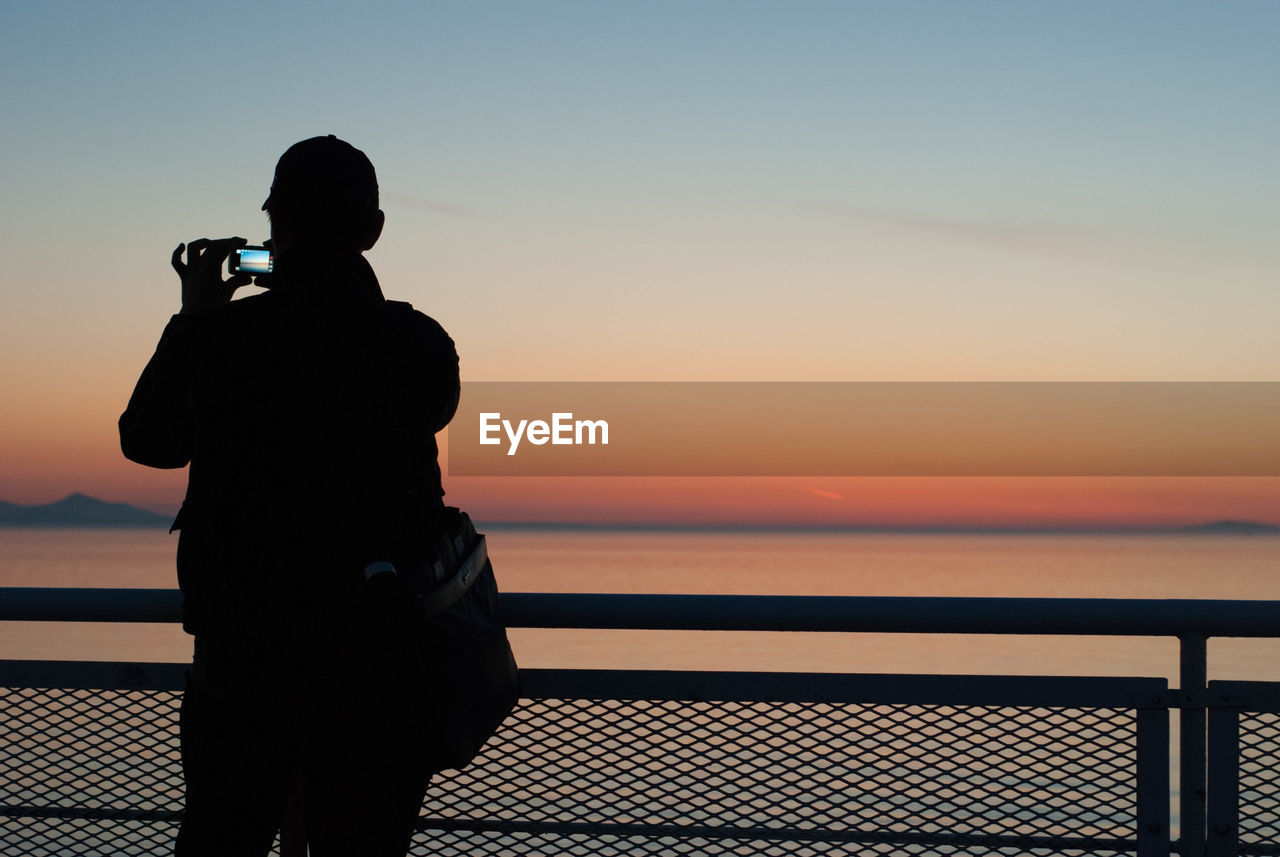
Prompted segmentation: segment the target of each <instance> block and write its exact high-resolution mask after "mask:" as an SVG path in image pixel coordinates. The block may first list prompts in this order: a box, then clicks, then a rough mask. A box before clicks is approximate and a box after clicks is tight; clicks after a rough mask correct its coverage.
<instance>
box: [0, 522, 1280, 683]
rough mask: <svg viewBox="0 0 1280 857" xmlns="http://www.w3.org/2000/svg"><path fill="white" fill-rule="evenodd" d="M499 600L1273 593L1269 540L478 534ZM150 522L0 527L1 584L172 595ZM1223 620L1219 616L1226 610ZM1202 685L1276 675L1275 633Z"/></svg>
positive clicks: (13, 632)
mask: <svg viewBox="0 0 1280 857" xmlns="http://www.w3.org/2000/svg"><path fill="white" fill-rule="evenodd" d="M488 541H489V553H490V556H491V557H492V559H493V562H494V569H495V573H496V575H497V578H498V584H499V587H500V589H502V590H503V591H505V592H602V593H603V592H607V593H688V594H750V595H891V596H954V597H965V596H987V597H1029V598H1196V599H1243V600H1280V537H1278V536H1274V535H1253V536H1248V535H1237V534H1213V535H1208V534H1174V535H1169V534H1162V535H1129V534H1125V535H1119V534H1108V535H1094V534H1088V535H1083V534H1062V535H1046V534H1016V535H1009V534H989V533H988V534H954V533H950V534H903V533H896V534H874V533H819V534H814V533H799V532H782V533H780V532H767V533H764V532H661V531H644V532H634V531H607V530H551V529H548V530H538V529H526V528H501V527H495V528H490V529H489V531H488ZM176 545H177V536H176V534H175V535H170V534H169V533H167V532H165V531H164V530H163V529H0V586H6V587H7V586H49V587H112V588H115V587H124V588H131V587H141V588H172V587H174V586H176V581H175V574H174V554H175V550H176ZM1226 609H1229V608H1228V606H1227V605H1224V610H1226ZM510 636H511V640H512V645H513V647H514V648H515V650H516V656H517V660H518V661H519V662H520V664H521V666H524V667H569V668H598V669H678V670H694V669H698V670H761V671H799V672H852V673H923V674H960V675H965V674H987V675H1000V674H1006V675H1116V676H1154V677H1165V678H1168V679H1169V680H1170V683H1171V684H1172V685H1174V686H1176V684H1177V670H1178V647H1177V642H1176V640H1174V639H1171V638H1145V637H1047V636H1022V637H1010V636H1007V635H998V634H990V635H987V634H975V635H939V634H843V633H840V634H837V633H814V632H759V633H746V632H741V633H740V632H715V631H709V632H683V631H596V630H561V629H523V628H514V629H511V632H510ZM0 652H2V653H3V654H0V657H4V658H7V659H53V660H105V661H153V662H174V663H178V662H185V661H188V660H189V659H190V656H191V639H190V638H189V637H187V636H186V635H185V634H183V632H182V630H181V628H180V627H178V626H176V625H151V624H127V625H122V624H105V623H46V622H0ZM1209 677H1210V678H1211V679H1237V680H1262V681H1280V640H1266V639H1264V640H1251V639H1213V640H1211V641H1210V643H1209Z"/></svg>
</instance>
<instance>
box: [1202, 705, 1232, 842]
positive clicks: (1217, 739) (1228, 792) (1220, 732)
mask: <svg viewBox="0 0 1280 857" xmlns="http://www.w3.org/2000/svg"><path fill="white" fill-rule="evenodd" d="M1216 702H1218V700H1215V703H1216ZM1208 735H1209V774H1208V785H1209V806H1208V822H1209V824H1208V827H1209V833H1208V839H1209V842H1208V846H1207V853H1208V854H1209V855H1210V857H1236V855H1237V854H1239V853H1240V843H1239V830H1240V709H1239V708H1236V707H1232V706H1231V705H1230V703H1229V702H1228V703H1227V704H1226V705H1222V706H1220V707H1215V708H1211V709H1210V710H1209V730H1208Z"/></svg>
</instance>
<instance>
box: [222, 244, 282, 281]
mask: <svg viewBox="0 0 1280 857" xmlns="http://www.w3.org/2000/svg"><path fill="white" fill-rule="evenodd" d="M274 266H275V256H273V255H272V254H271V251H270V250H268V249H267V248H266V247H259V246H255V245H249V246H247V247H237V248H236V249H234V250H232V251H231V255H230V256H228V257H227V273H228V274H231V275H233V276H234V275H235V274H248V275H249V276H257V275H258V274H270V273H271V269H272V268H273V267H274Z"/></svg>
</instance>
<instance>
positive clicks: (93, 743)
mask: <svg viewBox="0 0 1280 857" xmlns="http://www.w3.org/2000/svg"><path fill="white" fill-rule="evenodd" d="M181 701H182V694H181V693H180V692H178V691H139V690H45V689H32V688H10V689H6V690H3V691H0V804H2V805H4V806H5V807H7V808H8V810H7V812H6V814H5V815H3V816H0V854H3V855H5V857H10V855H27V854H31V855H49V857H58V855H72V854H84V855H95V856H96V855H105V854H111V855H120V857H135V855H152V854H164V855H169V854H172V853H173V841H174V837H175V836H176V835H177V832H178V820H179V818H180V816H181V811H182V795H183V785H182V763H181V758H180V756H179V750H178V708H179V705H180V703H181ZM67 807H72V808H76V809H78V810H84V811H85V812H83V813H81V814H82V815H83V816H84V817H80V818H58V817H48V816H47V815H46V813H47V812H48V811H50V810H55V809H58V808H67ZM18 808H22V809H21V810H19V809H18ZM104 811H113V812H112V817H104ZM121 816H126V817H121ZM127 816H132V817H127ZM275 853H278V848H277V849H276V851H275Z"/></svg>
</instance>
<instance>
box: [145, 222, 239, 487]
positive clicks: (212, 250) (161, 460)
mask: <svg viewBox="0 0 1280 857" xmlns="http://www.w3.org/2000/svg"><path fill="white" fill-rule="evenodd" d="M244 244H245V240H244V239H243V238H224V239H220V240H217V241H210V240H209V239H207V238H201V239H198V240H196V241H192V242H191V245H190V247H187V246H186V245H184V244H179V245H178V248H177V249H176V250H174V251H173V257H172V259H171V260H170V261H171V263H172V265H173V269H174V270H175V271H177V272H178V276H179V277H180V278H181V280H182V311H181V312H180V313H179V314H178V315H175V316H174V317H173V318H172V319H170V321H169V324H168V326H167V327H165V329H164V334H163V335H162V336H161V337H160V344H159V345H157V346H156V353H155V354H154V355H152V357H151V360H150V361H149V362H148V363H147V366H146V368H145V369H143V370H142V377H140V378H139V379H138V383H137V386H135V387H134V389H133V395H132V396H130V397H129V405H128V407H126V408H125V411H124V413H123V414H121V415H120V449H121V451H122V452H124V455H125V458H128V459H129V460H131V461H136V462H138V463H139V464H145V465H147V466H148V467H167V468H172V467H184V466H185V465H186V464H187V462H188V461H190V460H191V430H192V424H193V421H194V420H193V416H192V372H193V369H194V362H193V361H194V359H195V350H196V349H195V345H194V333H195V331H194V328H195V327H196V325H197V324H198V322H197V321H196V320H195V319H193V318H191V316H192V315H193V314H196V313H198V312H199V311H200V310H202V309H206V308H209V307H214V306H218V305H220V304H224V303H226V302H227V301H229V300H231V295H232V294H234V293H235V290H236V289H237V288H239V287H240V286H243V285H247V284H248V283H249V282H250V278H249V277H247V276H243V275H238V276H235V277H231V278H229V279H227V280H223V279H222V264H223V263H224V262H225V261H226V259H227V256H228V255H229V254H230V253H231V250H232V249H233V248H234V247H239V246H243V245H244ZM184 249H185V250H187V260H188V262H189V263H190V264H184V263H183V261H182V252H183V250H184Z"/></svg>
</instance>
